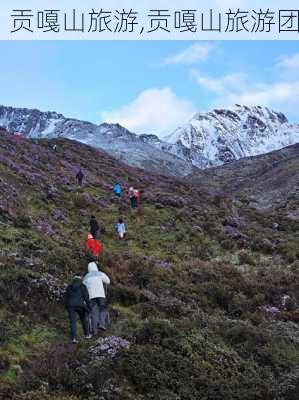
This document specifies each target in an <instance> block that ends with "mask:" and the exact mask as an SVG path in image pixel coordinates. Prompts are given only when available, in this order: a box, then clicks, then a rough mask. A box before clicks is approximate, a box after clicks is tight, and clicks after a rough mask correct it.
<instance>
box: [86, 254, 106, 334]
mask: <svg viewBox="0 0 299 400" xmlns="http://www.w3.org/2000/svg"><path fill="white" fill-rule="evenodd" d="M83 283H84V284H85V285H86V287H87V290H88V293H89V299H90V304H91V319H92V329H93V333H94V335H96V334H97V332H98V328H100V329H102V330H106V293H105V287H104V285H109V284H110V279H109V277H108V276H107V275H106V274H105V273H104V272H101V271H99V269H98V266H97V264H96V262H95V261H92V262H90V263H89V264H88V274H86V275H85V277H84V279H83Z"/></svg>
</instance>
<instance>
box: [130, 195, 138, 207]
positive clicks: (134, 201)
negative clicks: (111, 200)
mask: <svg viewBox="0 0 299 400" xmlns="http://www.w3.org/2000/svg"><path fill="white" fill-rule="evenodd" d="M130 202H131V207H132V208H137V207H138V203H137V197H135V196H133V197H131V198H130Z"/></svg>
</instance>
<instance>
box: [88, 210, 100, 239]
mask: <svg viewBox="0 0 299 400" xmlns="http://www.w3.org/2000/svg"><path fill="white" fill-rule="evenodd" d="M89 225H90V233H91V234H92V236H93V238H94V239H96V238H97V236H98V231H99V229H100V227H99V224H98V221H97V220H96V217H95V216H94V215H92V216H91V218H90V221H89Z"/></svg>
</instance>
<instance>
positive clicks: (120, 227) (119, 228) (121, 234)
mask: <svg viewBox="0 0 299 400" xmlns="http://www.w3.org/2000/svg"><path fill="white" fill-rule="evenodd" d="M115 229H116V232H117V235H118V239H119V240H122V239H124V238H125V236H126V233H127V229H126V225H125V223H124V220H123V219H122V217H120V218H119V219H118V222H117V223H116V225H115Z"/></svg>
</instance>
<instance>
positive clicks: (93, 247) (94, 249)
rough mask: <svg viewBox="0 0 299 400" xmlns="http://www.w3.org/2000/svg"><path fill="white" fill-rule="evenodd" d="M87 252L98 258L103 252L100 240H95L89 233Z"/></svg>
mask: <svg viewBox="0 0 299 400" xmlns="http://www.w3.org/2000/svg"><path fill="white" fill-rule="evenodd" d="M85 248H86V252H87V253H91V254H92V255H93V256H94V257H98V256H99V255H100V253H101V251H102V245H101V243H100V242H99V240H96V239H94V237H93V236H92V235H91V234H90V233H89V234H88V236H87V241H86V246H85Z"/></svg>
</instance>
